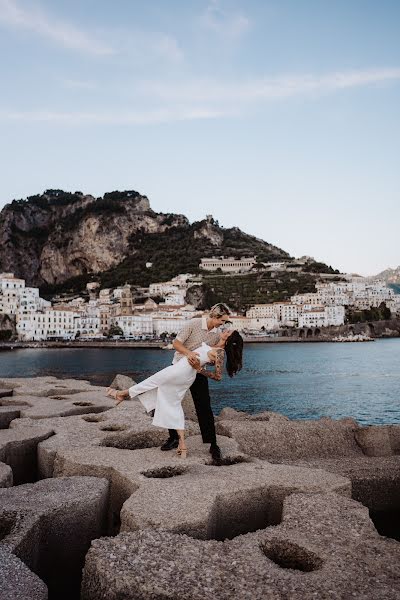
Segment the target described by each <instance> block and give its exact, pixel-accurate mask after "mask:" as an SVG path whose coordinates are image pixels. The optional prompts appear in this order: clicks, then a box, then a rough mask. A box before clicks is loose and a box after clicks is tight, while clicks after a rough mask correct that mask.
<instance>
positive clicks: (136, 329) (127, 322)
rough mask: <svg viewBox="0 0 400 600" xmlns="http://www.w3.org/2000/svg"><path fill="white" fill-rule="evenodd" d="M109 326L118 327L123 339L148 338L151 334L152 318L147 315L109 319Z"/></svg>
mask: <svg viewBox="0 0 400 600" xmlns="http://www.w3.org/2000/svg"><path fill="white" fill-rule="evenodd" d="M110 325H116V326H117V327H120V328H121V329H122V333H123V335H124V337H138V336H142V335H146V336H150V335H152V334H153V317H152V316H151V315H147V314H131V315H119V316H115V317H111V318H110Z"/></svg>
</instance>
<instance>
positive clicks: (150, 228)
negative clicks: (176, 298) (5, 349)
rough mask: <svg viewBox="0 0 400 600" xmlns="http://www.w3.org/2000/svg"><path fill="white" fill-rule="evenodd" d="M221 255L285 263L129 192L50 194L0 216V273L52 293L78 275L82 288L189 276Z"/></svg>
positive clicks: (234, 234) (245, 239) (259, 244)
mask: <svg viewBox="0 0 400 600" xmlns="http://www.w3.org/2000/svg"><path fill="white" fill-rule="evenodd" d="M221 254H225V255H226V256H238V257H240V256H244V255H249V254H251V255H253V254H257V255H258V256H259V257H260V258H261V260H282V259H289V255H288V254H287V252H284V251H283V250H281V249H280V248H276V247H275V246H272V245H271V244H268V243H267V242H264V241H262V240H259V239H257V238H255V237H253V236H249V235H247V234H245V233H243V232H242V231H241V230H240V229H238V228H232V229H224V228H223V227H220V226H219V225H218V223H217V222H215V221H213V219H212V218H211V219H207V220H204V221H200V222H197V223H193V224H190V223H189V221H188V219H187V218H186V217H185V216H184V215H176V214H163V213H156V212H154V211H153V210H152V209H151V208H150V203H149V200H148V199H147V198H146V196H142V195H140V194H139V193H138V192H134V191H125V192H111V193H109V194H105V195H104V197H103V198H94V197H93V196H90V195H86V196H85V195H83V194H81V193H80V192H75V193H74V194H71V193H68V192H63V191H62V190H47V191H46V192H45V193H44V194H42V195H39V196H31V197H29V198H28V199H26V200H14V201H13V202H11V203H10V204H7V205H6V206H5V207H4V208H3V210H2V211H1V213H0V272H1V271H10V272H13V273H15V274H16V275H17V276H18V277H22V278H24V279H25V280H26V282H27V285H33V286H45V287H46V286H47V287H49V286H50V287H52V288H53V289H54V288H55V287H57V286H62V284H64V282H69V280H73V279H74V278H75V283H74V285H75V286H76V285H81V286H82V285H83V284H84V279H85V278H87V279H88V280H89V279H90V278H91V277H93V276H95V277H97V279H98V280H99V281H100V282H101V283H102V284H103V285H107V286H111V285H118V284H120V283H125V282H127V281H128V282H129V283H134V284H137V285H148V283H149V282H150V281H160V280H162V279H166V278H168V277H170V276H173V275H176V274H178V273H182V272H193V271H194V270H196V269H197V268H198V264H199V262H200V258H201V257H202V256H212V255H221ZM149 262H151V263H153V266H152V267H151V268H150V269H147V268H146V263H149ZM76 278H80V280H79V284H78V283H76Z"/></svg>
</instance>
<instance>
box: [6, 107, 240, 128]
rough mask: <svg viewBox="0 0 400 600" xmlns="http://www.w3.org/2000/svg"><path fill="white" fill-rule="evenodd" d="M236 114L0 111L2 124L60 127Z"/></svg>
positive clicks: (206, 111)
mask: <svg viewBox="0 0 400 600" xmlns="http://www.w3.org/2000/svg"><path fill="white" fill-rule="evenodd" d="M232 114H233V113H232V112H231V113H227V112H225V111H218V110H212V109H206V108H195V107H192V108H190V107H189V108H184V107H182V108H173V109H159V110H152V111H146V110H138V111H133V112H131V111H125V112H123V111H119V112H117V111H115V112H91V113H87V112H86V113H82V112H56V111H54V112H52V111H1V110H0V121H19V122H25V123H57V124H60V125H153V124H160V123H171V122H177V121H193V120H199V119H215V118H217V117H226V116H228V115H232Z"/></svg>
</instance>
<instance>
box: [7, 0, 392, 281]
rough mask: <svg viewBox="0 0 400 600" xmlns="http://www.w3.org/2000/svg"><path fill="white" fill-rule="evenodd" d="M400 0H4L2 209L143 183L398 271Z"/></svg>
mask: <svg viewBox="0 0 400 600" xmlns="http://www.w3.org/2000/svg"><path fill="white" fill-rule="evenodd" d="M399 24H400V1H399V0H380V1H379V2H377V1H376V0H335V1H334V2H333V1H332V0H147V1H145V0H142V1H137V0H114V2H109V1H106V0H52V1H50V0H35V1H29V0H0V53H1V56H2V60H1V62H0V209H1V208H2V207H3V206H4V205H5V204H6V203H8V202H10V201H11V200H13V199H14V198H26V197H27V196H29V195H33V194H37V193H41V192H43V191H44V190H46V189H49V188H60V189H64V190H67V191H72V192H73V191H76V190H79V191H82V192H83V193H88V194H93V195H94V196H102V195H103V194H104V193H105V192H110V191H113V190H117V189H118V190H124V189H131V190H132V189H133V190H136V191H138V192H140V193H141V194H144V195H146V196H147V197H148V198H149V200H150V204H151V207H152V208H153V209H154V210H155V211H157V212H174V213H183V214H185V215H186V216H187V217H188V218H189V219H190V221H195V220H200V219H202V218H204V217H205V215H207V214H212V215H213V216H214V218H215V219H218V221H219V223H220V225H223V226H224V227H233V226H237V227H240V229H242V230H243V231H245V232H247V233H249V234H252V235H255V236H257V237H259V238H262V239H264V240H266V241H267V242H269V243H272V244H274V245H276V246H278V247H280V248H282V249H284V250H285V251H287V252H289V253H290V254H291V255H292V256H296V257H300V256H303V255H309V256H313V257H314V258H315V259H316V260H321V261H323V262H326V263H327V264H329V265H332V266H333V267H334V268H338V269H340V270H341V271H344V272H354V273H359V274H361V275H371V274H376V273H378V272H380V271H382V270H383V269H386V268H388V267H392V268H394V267H396V266H397V265H399V264H400V253H399V251H398V244H397V243H395V240H396V239H397V236H398V227H399V223H400V164H399V163H400V119H399V117H400V35H399Z"/></svg>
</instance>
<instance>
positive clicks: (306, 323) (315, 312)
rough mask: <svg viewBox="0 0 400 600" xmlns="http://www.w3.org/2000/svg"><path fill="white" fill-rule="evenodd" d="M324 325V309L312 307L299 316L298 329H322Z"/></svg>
mask: <svg viewBox="0 0 400 600" xmlns="http://www.w3.org/2000/svg"><path fill="white" fill-rule="evenodd" d="M325 325H326V314H325V308H324V307H321V306H314V307H312V308H310V309H309V310H303V311H302V312H300V314H299V327H324V326H325Z"/></svg>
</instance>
